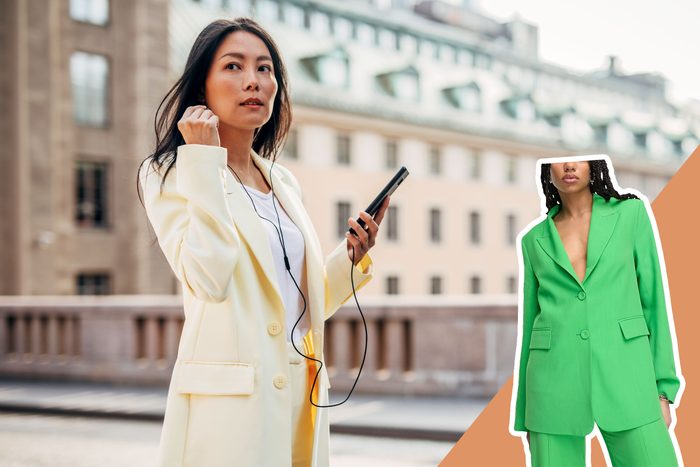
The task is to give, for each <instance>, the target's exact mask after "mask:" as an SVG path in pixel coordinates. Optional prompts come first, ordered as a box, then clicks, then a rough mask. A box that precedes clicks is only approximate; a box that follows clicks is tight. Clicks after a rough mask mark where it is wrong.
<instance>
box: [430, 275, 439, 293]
mask: <svg viewBox="0 0 700 467" xmlns="http://www.w3.org/2000/svg"><path fill="white" fill-rule="evenodd" d="M441 293H442V277H440V276H432V277H431V278H430V294H431V295H440V294H441Z"/></svg>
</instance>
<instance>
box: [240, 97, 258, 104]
mask: <svg viewBox="0 0 700 467" xmlns="http://www.w3.org/2000/svg"><path fill="white" fill-rule="evenodd" d="M241 105H263V103H262V101H261V100H260V99H258V98H257V97H249V98H248V99H246V100H244V101H243V102H241Z"/></svg>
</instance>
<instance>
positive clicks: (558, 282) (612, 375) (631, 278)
mask: <svg viewBox="0 0 700 467" xmlns="http://www.w3.org/2000/svg"><path fill="white" fill-rule="evenodd" d="M559 160H561V159H559ZM540 178H541V183H542V191H543V193H544V195H545V199H546V206H547V215H546V217H545V218H544V219H543V220H541V221H540V222H538V223H536V224H535V225H534V226H533V227H532V228H530V229H529V230H528V231H526V232H524V233H523V234H522V238H521V240H520V250H521V251H520V252H519V254H521V255H522V263H521V264H522V267H523V270H522V277H523V280H522V289H521V290H522V292H521V298H522V300H521V315H520V336H521V340H520V343H519V349H520V350H519V354H520V357H519V359H517V361H519V368H518V369H517V370H516V377H517V380H516V381H515V384H514V394H513V400H514V402H515V408H514V409H515V410H514V411H513V412H512V416H513V418H514V420H513V421H512V423H513V429H514V430H515V431H527V432H528V435H527V438H528V443H529V446H530V457H531V461H532V466H533V467H544V466H547V467H555V466H556V467H561V466H579V465H586V458H587V457H588V456H587V443H586V435H588V434H589V433H591V431H592V430H593V428H594V422H595V424H597V426H598V429H599V430H600V432H601V434H602V435H603V438H604V440H605V445H606V447H607V451H608V454H609V456H610V459H611V460H612V464H613V466H615V467H621V466H625V467H630V466H634V467H643V466H649V467H651V466H653V467H661V466H676V465H678V463H677V458H676V453H675V449H674V444H673V441H672V439H671V436H670V434H669V431H668V428H669V426H670V424H671V414H670V408H669V404H674V401H676V397H677V394H678V391H679V388H680V385H681V383H680V377H679V376H680V371H676V360H677V358H676V357H674V352H677V351H676V350H675V349H674V343H673V338H672V334H671V329H670V325H669V320H668V316H667V311H666V310H667V306H666V302H667V293H666V288H665V285H664V282H665V274H664V272H663V271H662V269H661V266H660V262H659V252H658V251H657V242H656V238H655V235H654V229H653V227H652V225H653V224H652V222H651V220H650V218H651V216H650V215H649V212H648V211H647V208H646V203H645V202H644V201H643V200H641V199H639V197H637V196H636V195H634V194H632V193H625V194H620V193H618V192H617V191H616V189H615V188H614V187H613V183H612V180H611V177H610V174H609V171H608V165H607V163H606V161H605V160H602V159H600V160H580V159H579V160H574V159H573V158H571V159H568V160H566V161H565V162H559V163H543V164H541V177H540ZM676 402H677V401H676Z"/></svg>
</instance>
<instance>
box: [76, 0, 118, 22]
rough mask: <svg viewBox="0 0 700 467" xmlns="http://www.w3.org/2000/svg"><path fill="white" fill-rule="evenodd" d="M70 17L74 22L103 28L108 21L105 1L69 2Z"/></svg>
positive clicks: (107, 6) (84, 0)
mask: <svg viewBox="0 0 700 467" xmlns="http://www.w3.org/2000/svg"><path fill="white" fill-rule="evenodd" d="M70 17H71V18H73V19H74V20H76V21H83V22H85V23H90V24H96V25H98V26H105V25H106V24H107V22H108V21H109V2H108V1H107V0H70Z"/></svg>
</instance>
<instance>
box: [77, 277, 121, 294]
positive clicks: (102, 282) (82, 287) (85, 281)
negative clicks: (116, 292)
mask: <svg viewBox="0 0 700 467" xmlns="http://www.w3.org/2000/svg"><path fill="white" fill-rule="evenodd" d="M75 293H76V294H77V295H109V294H111V293H112V292H111V286H110V276H109V274H108V273H80V274H78V275H77V277H76V281H75Z"/></svg>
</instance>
